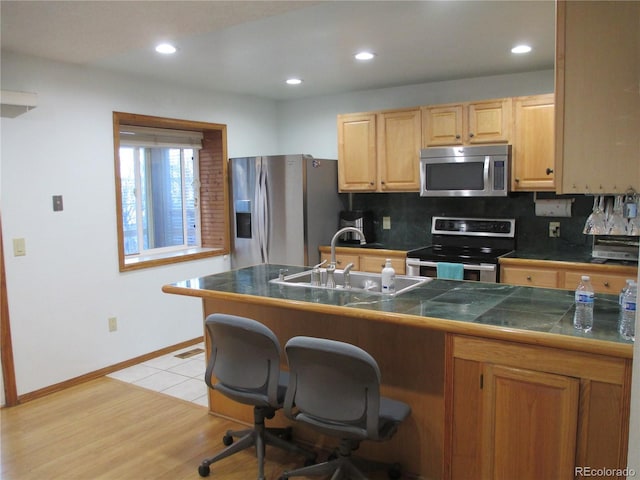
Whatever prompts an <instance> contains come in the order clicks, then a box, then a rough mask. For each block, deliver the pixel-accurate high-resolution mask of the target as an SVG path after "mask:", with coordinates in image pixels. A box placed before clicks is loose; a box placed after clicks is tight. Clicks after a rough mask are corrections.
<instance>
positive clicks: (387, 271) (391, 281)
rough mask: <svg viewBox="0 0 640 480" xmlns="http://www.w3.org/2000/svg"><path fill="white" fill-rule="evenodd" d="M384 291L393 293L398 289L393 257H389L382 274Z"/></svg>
mask: <svg viewBox="0 0 640 480" xmlns="http://www.w3.org/2000/svg"><path fill="white" fill-rule="evenodd" d="M381 277H382V278H381V281H382V293H393V292H395V291H396V271H395V270H394V269H393V266H392V265H391V259H390V258H387V260H386V262H385V264H384V268H383V269H382V274H381Z"/></svg>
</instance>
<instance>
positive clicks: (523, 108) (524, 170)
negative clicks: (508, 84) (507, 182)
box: [511, 93, 555, 191]
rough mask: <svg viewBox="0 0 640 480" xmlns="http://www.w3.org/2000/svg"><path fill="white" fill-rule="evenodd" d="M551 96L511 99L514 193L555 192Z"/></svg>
mask: <svg viewBox="0 0 640 480" xmlns="http://www.w3.org/2000/svg"><path fill="white" fill-rule="evenodd" d="M554 117H555V96H554V94H552V93H551V94H546V95H534V96H528V97H516V98H514V99H513V142H512V172H513V174H512V184H511V189H512V190H514V191H518V190H519V191H544V190H555V178H554V171H553V170H554V166H555V150H554V148H555V143H554V120H555V118H554Z"/></svg>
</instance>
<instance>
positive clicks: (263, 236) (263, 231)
mask: <svg viewBox="0 0 640 480" xmlns="http://www.w3.org/2000/svg"><path fill="white" fill-rule="evenodd" d="M256 170H257V172H256V173H257V175H256V216H257V223H258V246H259V248H260V258H261V260H262V262H263V263H268V262H269V251H268V247H269V246H268V239H269V230H268V228H269V227H268V226H269V222H268V205H267V201H268V199H267V182H266V172H265V169H264V165H263V164H262V159H259V160H258V162H257V164H256Z"/></svg>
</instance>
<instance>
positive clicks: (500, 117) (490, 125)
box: [466, 98, 511, 144]
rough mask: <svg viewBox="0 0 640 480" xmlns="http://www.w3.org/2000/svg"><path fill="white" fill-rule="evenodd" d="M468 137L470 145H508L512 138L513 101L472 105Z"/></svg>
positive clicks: (505, 99)
mask: <svg viewBox="0 0 640 480" xmlns="http://www.w3.org/2000/svg"><path fill="white" fill-rule="evenodd" d="M466 135H467V139H466V141H467V142H468V143H470V144H475V143H508V142H509V140H510V138H511V99H510V98H504V99H501V100H495V101H489V102H474V103H470V104H469V106H468V127H467V134H466Z"/></svg>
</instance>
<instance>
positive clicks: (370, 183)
mask: <svg viewBox="0 0 640 480" xmlns="http://www.w3.org/2000/svg"><path fill="white" fill-rule="evenodd" d="M376 188H377V155H376V114H375V113H354V114H346V115H338V189H339V190H340V191H359V192H374V191H376Z"/></svg>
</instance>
